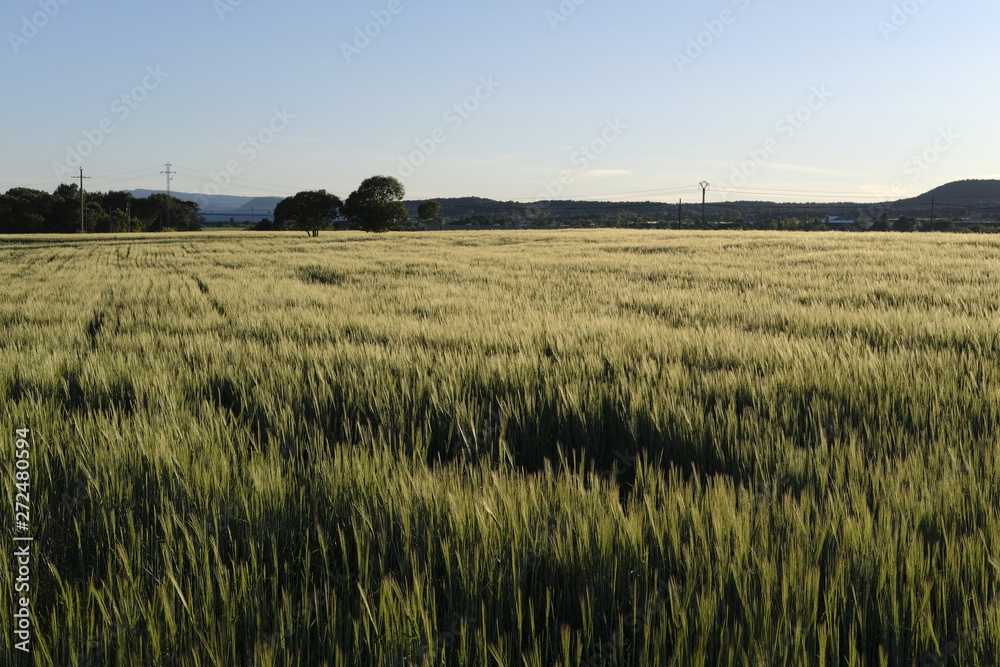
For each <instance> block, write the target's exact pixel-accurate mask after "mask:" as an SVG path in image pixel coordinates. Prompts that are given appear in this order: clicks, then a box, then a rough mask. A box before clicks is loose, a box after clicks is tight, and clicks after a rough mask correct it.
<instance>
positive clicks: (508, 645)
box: [0, 230, 1000, 667]
mask: <svg viewBox="0 0 1000 667" xmlns="http://www.w3.org/2000/svg"><path fill="white" fill-rule="evenodd" d="M0 294H2V300H0V320H2V322H3V325H4V335H3V338H2V340H0V392H2V394H3V418H2V423H3V426H4V430H3V437H4V438H5V439H6V442H5V443H4V446H3V448H2V451H4V452H6V454H5V455H4V456H3V459H2V465H0V471H3V475H4V479H5V486H4V488H5V492H6V493H7V494H8V497H9V498H10V499H11V500H10V501H9V502H5V503H4V504H3V506H4V509H3V516H4V519H5V520H6V521H7V525H11V526H13V525H14V516H13V514H14V511H13V510H14V503H13V498H14V495H15V493H16V490H15V488H14V485H15V474H14V470H15V458H14V451H15V446H14V442H15V439H16V437H17V436H16V434H15V429H18V428H28V429H30V437H29V438H28V440H29V441H30V456H31V458H30V462H31V489H30V491H31V492H30V500H31V528H30V530H31V534H32V535H33V536H34V538H35V541H34V543H33V546H32V549H33V551H32V558H33V560H32V563H31V593H30V595H31V607H32V611H33V614H34V615H33V619H32V641H31V653H30V654H27V655H25V654H21V653H20V652H17V651H14V650H10V651H9V653H7V655H8V656H13V657H11V658H10V660H11V661H12V662H10V663H9V664H14V662H13V660H15V659H21V660H22V662H23V663H24V664H34V665H59V666H66V667H69V666H78V665H80V666H82V665H92V666H104V665H116V666H117V665H120V666H123V667H125V666H128V667H132V666H135V665H233V666H237V665H253V666H258V665H259V666H265V667H266V666H271V665H288V666H292V665H393V666H395V665H400V666H404V665H405V666H410V665H414V666H430V665H502V666H507V665H511V666H513V665H524V666H526V667H541V666H546V667H548V666H552V665H559V666H569V665H589V666H597V665H622V666H625V665H676V666H678V667H680V666H688V665H733V666H736V665H837V666H840V665H844V666H848V665H901V666H902V665H905V666H910V665H946V664H952V665H994V664H997V659H996V656H997V655H1000V604H998V603H1000V597H998V596H1000V517H998V511H997V508H998V502H1000V448H998V445H1000V435H998V425H1000V367H998V359H1000V239H996V238H994V237H988V236H976V235H938V234H918V235H912V234H876V233H868V234H844V233H826V234H807V233H767V232H762V233H748V232H742V233H722V232H668V231H664V232H633V231H606V230H602V231H562V232H542V231H523V232H479V233H471V232H454V233H451V232H444V233H424V234H388V235H377V236H376V235H363V234H360V233H346V232H336V233H324V234H323V235H322V236H321V237H320V238H318V239H311V238H307V237H306V236H305V235H301V236H298V235H289V234H262V233H204V234H190V235H186V234H169V235H166V234H165V235H128V236H88V237H83V236H66V237H52V236H45V237H41V236H36V237H6V238H3V239H0ZM9 534H10V535H12V534H13V531H9ZM14 549H15V543H14V542H13V541H12V537H10V536H8V537H5V538H4V539H3V542H2V544H0V554H2V555H3V559H4V562H5V563H8V564H9V565H8V567H4V568H2V569H0V587H2V588H3V589H4V590H6V591H10V592H11V593H10V594H9V595H8V596H7V598H6V599H7V600H8V602H6V603H4V604H2V605H0V623H3V625H4V627H5V628H6V630H5V633H6V635H5V636H6V637H7V639H8V647H10V646H13V644H14V642H15V641H16V640H15V638H14V635H13V629H14V627H15V620H16V619H15V618H14V616H13V615H14V612H15V609H16V607H15V604H14V601H13V600H14V599H15V598H16V597H17V595H15V594H14V593H13V591H14V589H15V581H14V578H15V575H16V570H17V568H16V566H15V564H14V563H15V561H14V555H13V551H14ZM4 650H6V649H4Z"/></svg>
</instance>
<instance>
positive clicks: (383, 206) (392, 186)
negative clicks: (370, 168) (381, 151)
mask: <svg viewBox="0 0 1000 667" xmlns="http://www.w3.org/2000/svg"><path fill="white" fill-rule="evenodd" d="M405 192H406V191H405V190H404V189H403V184H402V183H400V182H399V181H398V180H396V179H395V178H393V177H392V176H372V177H371V178H367V179H365V180H364V181H363V182H362V183H361V185H360V186H359V187H358V189H357V190H355V191H354V192H352V193H351V196H350V197H348V198H347V201H346V202H345V203H344V206H343V208H342V209H341V211H342V212H343V214H344V217H346V218H347V221H348V223H349V224H350V226H351V229H360V230H362V231H365V232H388V231H391V230H395V229H400V228H401V227H402V225H403V223H404V222H406V221H407V220H408V219H409V217H410V216H409V214H408V213H407V212H406V207H405V206H404V205H403V195H404V194H405Z"/></svg>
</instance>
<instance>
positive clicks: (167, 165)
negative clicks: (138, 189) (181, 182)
mask: <svg viewBox="0 0 1000 667" xmlns="http://www.w3.org/2000/svg"><path fill="white" fill-rule="evenodd" d="M165 166H166V168H167V170H166V171H161V172H160V173H161V174H166V175H167V214H166V217H167V227H169V226H170V181H172V180H173V178H174V172H172V171H170V167H171V165H170V163H169V162H168V163H167V164H166V165H165ZM160 231H161V232H162V231H163V223H162V222H161V223H160Z"/></svg>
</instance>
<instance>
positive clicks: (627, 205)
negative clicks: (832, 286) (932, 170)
mask: <svg viewBox="0 0 1000 667" xmlns="http://www.w3.org/2000/svg"><path fill="white" fill-rule="evenodd" d="M161 192H164V191H163V190H133V191H132V195H133V196H135V197H148V196H149V195H151V194H155V193H161ZM171 194H173V196H174V197H177V198H178V199H181V200H185V201H194V202H197V203H198V204H199V205H200V206H201V210H202V213H203V214H204V216H205V219H206V221H207V222H208V223H209V224H222V223H227V222H229V220H230V219H233V220H235V221H236V222H238V223H242V222H245V221H251V222H259V221H260V220H262V219H264V218H271V217H273V215H274V207H275V206H277V204H278V202H280V201H281V200H282V199H284V197H240V196H233V195H213V196H207V195H197V194H191V193H184V192H173V193H171ZM932 198H933V200H934V205H935V206H936V207H937V208H936V210H935V212H936V213H937V214H938V215H939V216H942V217H944V216H948V217H951V216H958V215H960V214H961V215H971V216H972V217H974V218H976V217H979V218H993V217H994V216H996V215H1000V180H989V179H980V180H965V181H955V182H953V183H947V184H945V185H942V186H940V187H937V188H934V189H933V190H930V191H928V192H925V193H924V194H921V195H918V196H916V197H911V198H909V199H901V200H899V201H894V202H884V203H882V204H872V203H857V202H825V203H824V202H812V203H785V204H778V203H773V202H763V201H730V202H709V203H708V205H707V206H706V213H707V216H708V218H709V220H734V219H736V218H737V217H739V216H740V215H743V216H745V217H746V218H747V219H748V220H764V219H766V218H774V219H778V218H788V217H799V218H803V219H805V218H824V217H826V216H828V215H830V216H835V215H837V216H841V217H845V218H847V219H854V218H855V217H857V216H859V215H863V216H865V217H868V218H874V217H877V216H878V215H879V214H881V212H883V211H885V212H888V213H889V214H890V217H892V218H896V217H898V216H900V215H913V216H917V217H927V216H929V215H930V213H931V210H930V207H931V199H932ZM435 200H436V201H438V202H440V203H441V216H442V217H443V218H445V219H446V220H449V221H453V222H462V223H467V224H474V225H487V226H489V225H497V224H500V225H519V224H532V223H533V222H536V221H539V220H540V219H545V218H551V219H553V220H560V221H564V222H566V221H569V222H577V223H581V224H583V223H585V222H587V221H591V220H592V221H595V222H596V223H597V224H600V225H607V224H614V223H615V221H616V220H626V221H627V220H633V221H634V220H647V221H654V220H676V219H677V204H674V203H667V202H650V201H645V202H634V201H632V202H599V201H573V200H559V201H540V202H534V203H524V202H516V201H498V200H495V199H486V198H484V197H438V198H435ZM424 201H426V200H424V199H420V200H407V201H405V202H404V204H405V206H406V209H407V211H408V212H409V214H410V216H411V217H413V218H416V217H417V207H418V206H420V204H422V203H423V202H424ZM963 209H964V210H963ZM683 216H684V217H685V218H690V219H692V220H698V219H700V216H701V207H700V204H698V202H695V201H691V202H686V203H685V204H684V208H683Z"/></svg>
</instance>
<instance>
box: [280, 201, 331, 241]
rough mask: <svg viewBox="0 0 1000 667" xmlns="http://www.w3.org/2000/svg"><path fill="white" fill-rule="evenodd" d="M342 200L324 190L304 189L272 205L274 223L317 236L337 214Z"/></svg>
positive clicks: (327, 227)
mask: <svg viewBox="0 0 1000 667" xmlns="http://www.w3.org/2000/svg"><path fill="white" fill-rule="evenodd" d="M342 206H343V202H341V201H340V198H339V197H337V196H336V195H332V194H330V193H329V192H327V191H326V190H306V191H303V192H299V193H297V194H296V195H294V196H292V197H288V198H287V199H283V200H281V201H280V202H278V205H277V206H275V207H274V224H275V225H276V226H278V228H279V229H282V228H290V229H299V230H301V231H304V232H306V233H307V234H309V235H310V236H319V232H320V230H322V229H329V227H330V225H331V224H333V221H334V220H335V219H336V218H337V216H338V215H339V212H340V209H341V207H342Z"/></svg>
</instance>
